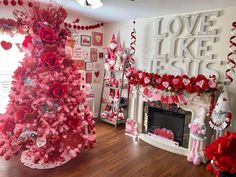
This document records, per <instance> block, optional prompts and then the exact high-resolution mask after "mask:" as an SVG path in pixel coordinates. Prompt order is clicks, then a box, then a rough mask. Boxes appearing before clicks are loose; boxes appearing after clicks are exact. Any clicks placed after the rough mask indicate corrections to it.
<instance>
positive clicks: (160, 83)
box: [126, 68, 216, 94]
mask: <svg viewBox="0 0 236 177" xmlns="http://www.w3.org/2000/svg"><path fill="white" fill-rule="evenodd" d="M126 77H127V78H128V79H129V84H130V85H141V86H143V87H147V86H152V87H153V88H156V89H158V90H164V91H171V92H177V93H183V92H184V91H186V92H188V93H199V94H200V93H202V92H211V91H214V90H216V82H215V80H216V78H215V77H214V76H213V77H210V78H206V77H205V76H204V75H202V74H199V75H197V76H196V77H188V76H187V75H182V76H174V75H171V74H164V75H162V76H161V75H159V74H154V73H148V72H143V71H139V70H135V69H134V68H130V69H129V70H128V71H127V72H126Z"/></svg>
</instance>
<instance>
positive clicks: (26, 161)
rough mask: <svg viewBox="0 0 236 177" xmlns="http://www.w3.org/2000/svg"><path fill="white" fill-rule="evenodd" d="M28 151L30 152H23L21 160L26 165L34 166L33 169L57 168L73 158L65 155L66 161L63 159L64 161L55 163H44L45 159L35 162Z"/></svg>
mask: <svg viewBox="0 0 236 177" xmlns="http://www.w3.org/2000/svg"><path fill="white" fill-rule="evenodd" d="M27 152H28V150H27V151H24V152H22V154H21V162H22V163H23V164H24V165H25V166H27V167H30V168H33V169H50V168H55V167H58V166H61V165H63V164H65V163H67V162H68V161H70V160H71V159H72V158H71V157H70V156H64V158H65V161H63V162H61V161H58V162H54V163H44V162H43V161H39V162H38V163H34V162H33V160H32V158H30V157H29V156H28V155H27Z"/></svg>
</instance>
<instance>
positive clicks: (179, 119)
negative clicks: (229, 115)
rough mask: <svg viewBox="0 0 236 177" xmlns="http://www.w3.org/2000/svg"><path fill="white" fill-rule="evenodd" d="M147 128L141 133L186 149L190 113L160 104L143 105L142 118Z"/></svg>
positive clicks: (175, 106) (176, 107) (173, 106)
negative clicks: (164, 139) (161, 138)
mask: <svg viewBox="0 0 236 177" xmlns="http://www.w3.org/2000/svg"><path fill="white" fill-rule="evenodd" d="M143 118H144V119H145V118H147V120H144V122H147V127H144V129H143V131H142V132H143V133H146V134H153V135H156V136H161V137H163V138H166V139H168V140H169V141H171V140H172V141H173V143H174V144H176V145H178V146H182V147H185V148H188V141H189V128H188V124H189V123H190V121H191V112H190V111H185V110H183V109H182V108H179V107H178V106H177V105H174V104H173V105H165V104H162V103H161V102H152V103H147V102H145V103H144V116H143Z"/></svg>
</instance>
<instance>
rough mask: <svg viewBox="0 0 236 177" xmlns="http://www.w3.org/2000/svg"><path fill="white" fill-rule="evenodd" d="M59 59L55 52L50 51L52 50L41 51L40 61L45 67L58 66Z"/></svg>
mask: <svg viewBox="0 0 236 177" xmlns="http://www.w3.org/2000/svg"><path fill="white" fill-rule="evenodd" d="M59 60H60V59H59V57H58V56H57V55H56V54H55V53H52V52H45V53H43V55H42V57H41V63H42V64H43V66H45V67H54V66H58V64H59Z"/></svg>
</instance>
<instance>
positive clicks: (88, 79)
mask: <svg viewBox="0 0 236 177" xmlns="http://www.w3.org/2000/svg"><path fill="white" fill-rule="evenodd" d="M92 77H93V75H92V72H86V76H85V82H86V83H89V84H91V83H92Z"/></svg>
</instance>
